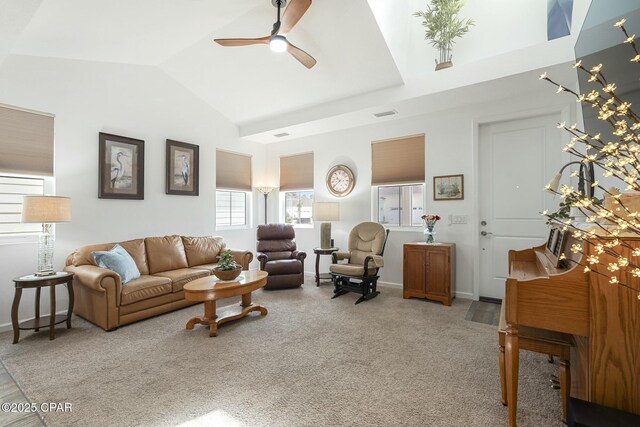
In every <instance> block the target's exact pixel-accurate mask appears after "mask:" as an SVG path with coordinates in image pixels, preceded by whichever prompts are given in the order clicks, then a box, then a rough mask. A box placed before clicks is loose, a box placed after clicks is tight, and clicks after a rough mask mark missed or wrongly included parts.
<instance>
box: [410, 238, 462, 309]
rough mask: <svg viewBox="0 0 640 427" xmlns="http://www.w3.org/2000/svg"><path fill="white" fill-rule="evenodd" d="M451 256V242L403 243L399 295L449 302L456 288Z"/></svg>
mask: <svg viewBox="0 0 640 427" xmlns="http://www.w3.org/2000/svg"><path fill="white" fill-rule="evenodd" d="M455 258H456V245H455V243H439V244H435V245H433V244H429V245H428V244H426V243H421V242H416V243H405V244H404V271H403V292H402V296H403V298H410V297H417V298H427V299H430V300H434V301H440V302H442V303H443V304H445V305H451V301H452V300H453V298H455V292H456V289H455V283H456V282H455V270H456V267H455Z"/></svg>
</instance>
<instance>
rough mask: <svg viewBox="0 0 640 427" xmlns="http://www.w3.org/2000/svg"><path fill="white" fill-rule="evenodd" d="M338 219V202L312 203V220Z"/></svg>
mask: <svg viewBox="0 0 640 427" xmlns="http://www.w3.org/2000/svg"><path fill="white" fill-rule="evenodd" d="M339 219H340V203H338V202H316V203H314V204H313V220H314V221H338V220H339Z"/></svg>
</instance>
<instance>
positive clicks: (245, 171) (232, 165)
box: [216, 150, 251, 191]
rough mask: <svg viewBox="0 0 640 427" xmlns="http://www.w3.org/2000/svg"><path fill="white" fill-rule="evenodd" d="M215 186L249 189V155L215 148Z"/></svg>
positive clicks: (227, 188)
mask: <svg viewBox="0 0 640 427" xmlns="http://www.w3.org/2000/svg"><path fill="white" fill-rule="evenodd" d="M216 188H224V189H226V190H241V191H251V156H247V155H245V154H237V153H231V152H229V151H222V150H216Z"/></svg>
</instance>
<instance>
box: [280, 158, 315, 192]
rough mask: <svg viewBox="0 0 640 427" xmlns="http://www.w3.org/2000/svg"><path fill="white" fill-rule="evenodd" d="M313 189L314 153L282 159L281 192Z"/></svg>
mask: <svg viewBox="0 0 640 427" xmlns="http://www.w3.org/2000/svg"><path fill="white" fill-rule="evenodd" d="M308 189H313V153H305V154H297V155H295V156H284V157H280V191H292V190H308Z"/></svg>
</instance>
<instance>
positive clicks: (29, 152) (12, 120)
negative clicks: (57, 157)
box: [0, 105, 53, 176]
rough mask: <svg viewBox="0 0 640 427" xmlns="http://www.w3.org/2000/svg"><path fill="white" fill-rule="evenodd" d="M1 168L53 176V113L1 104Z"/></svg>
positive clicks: (4, 170)
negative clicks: (37, 111)
mask: <svg viewBox="0 0 640 427" xmlns="http://www.w3.org/2000/svg"><path fill="white" fill-rule="evenodd" d="M0 172H5V173H20V174H28V175H40V176H53V116H52V115H48V114H42V113H36V112H30V111H26V110H21V109H18V108H12V107H9V106H8V105H0Z"/></svg>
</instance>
